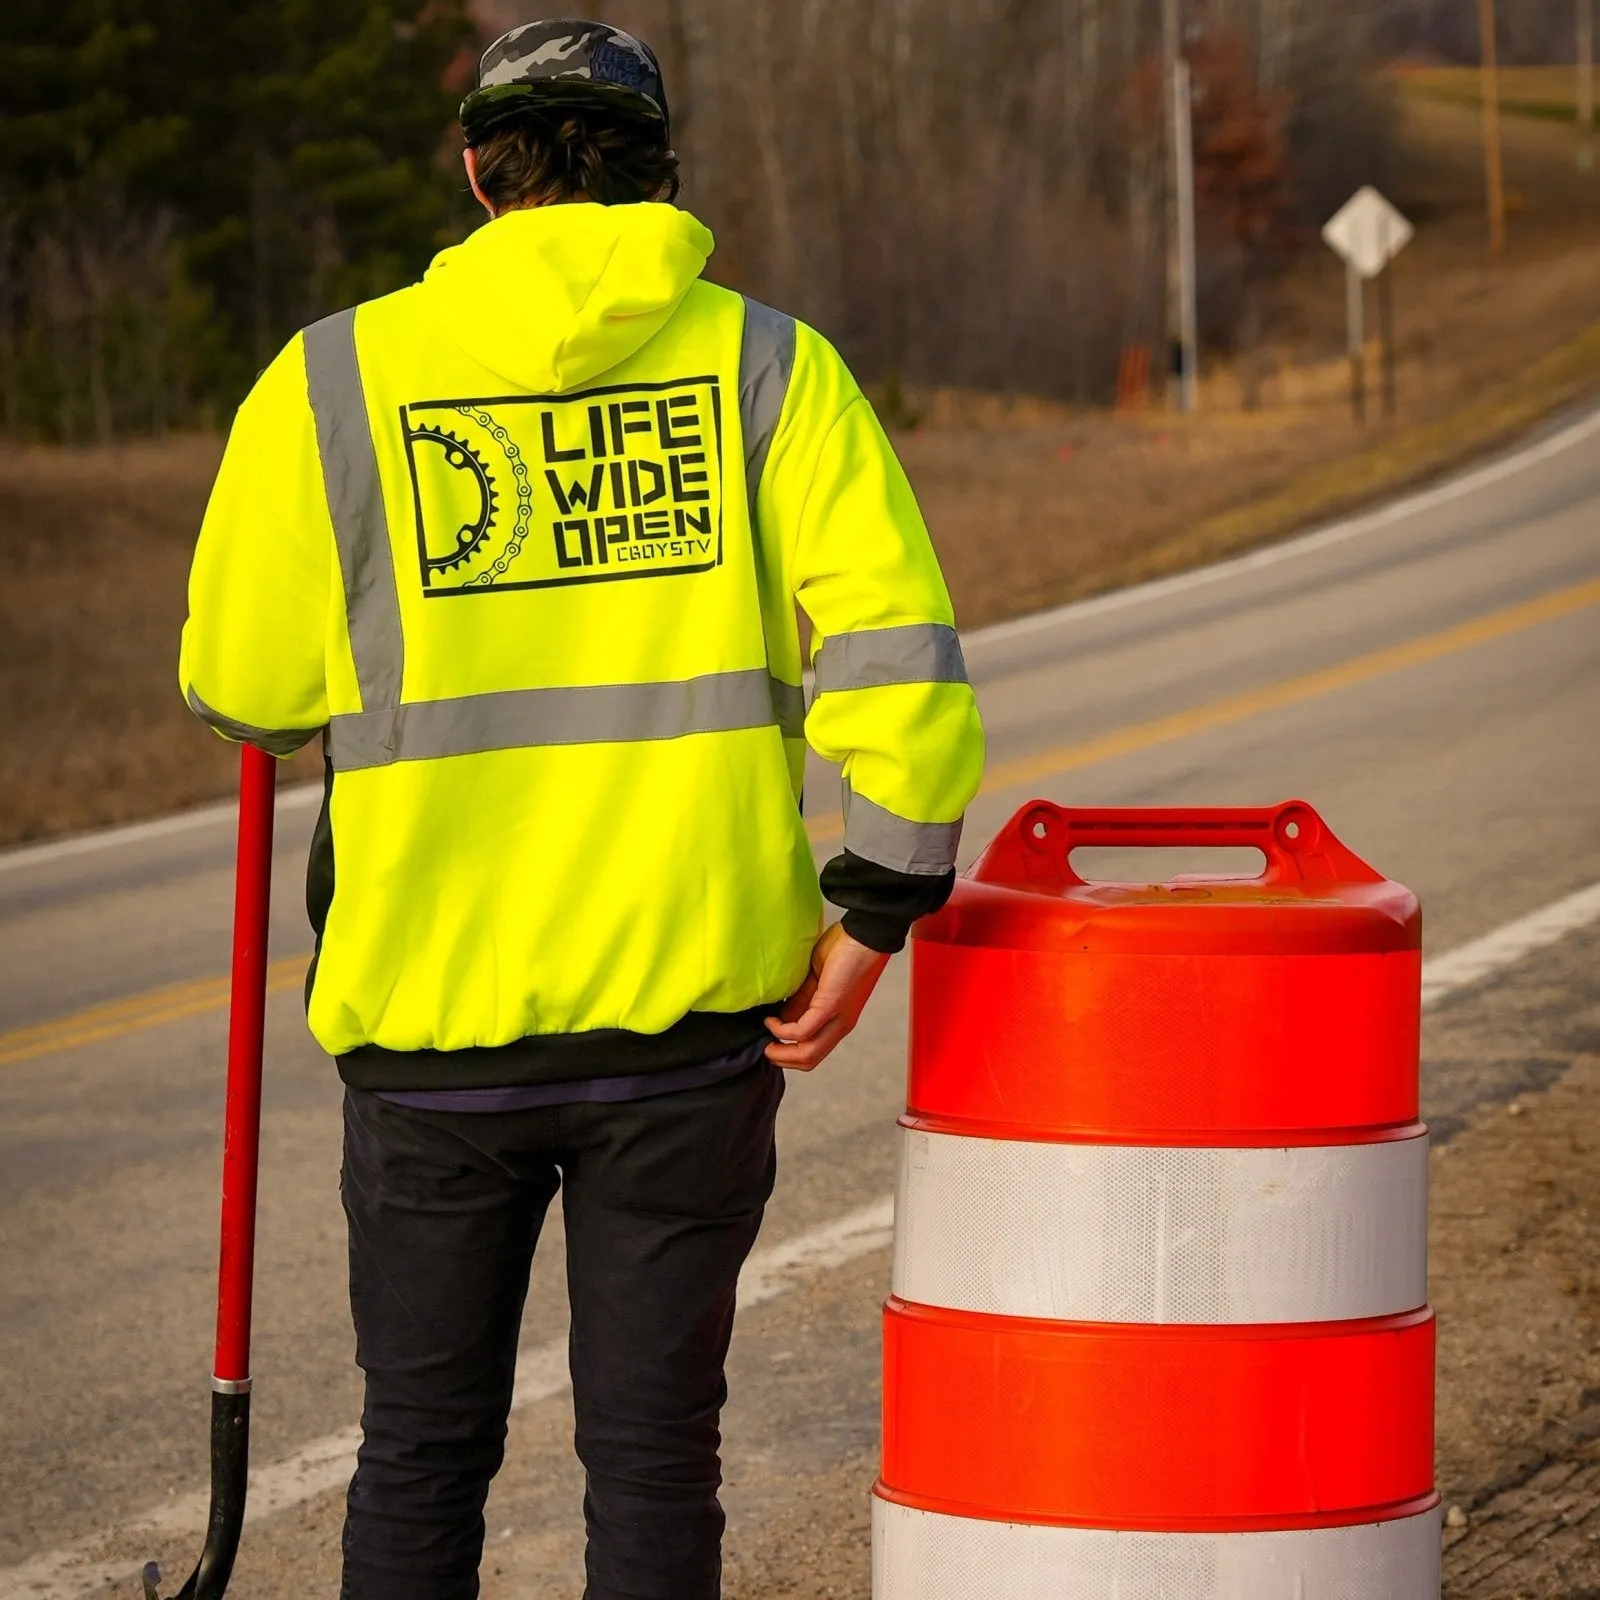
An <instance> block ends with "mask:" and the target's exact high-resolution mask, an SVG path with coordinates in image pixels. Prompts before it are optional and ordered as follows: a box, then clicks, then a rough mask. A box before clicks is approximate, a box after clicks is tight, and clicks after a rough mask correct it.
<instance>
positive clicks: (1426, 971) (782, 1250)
mask: <svg viewBox="0 0 1600 1600" xmlns="http://www.w3.org/2000/svg"><path fill="white" fill-rule="evenodd" d="M1595 921H1600V883H1595V884H1591V885H1590V886H1589V887H1588V888H1587V889H1580V890H1578V891H1577V893H1575V894H1569V895H1567V896H1566V897H1565V898H1564V899H1561V900H1557V901H1556V902H1555V903H1554V904H1552V905H1548V906H1545V907H1544V908H1543V909H1542V910H1539V911H1535V912H1532V913H1531V914H1530V915H1528V916H1525V917H1518V918H1517V920H1516V921H1514V922H1508V923H1506V924H1505V925H1504V926H1503V927H1500V928H1496V929H1495V930H1494V931H1493V932H1492V933H1488V934H1485V935H1484V936H1483V937H1482V938H1481V939H1474V940H1473V941H1472V942H1471V943H1470V944H1464V945H1460V946H1458V947H1457V948H1456V949H1454V950H1451V951H1448V952H1446V953H1445V954H1444V955H1442V956H1439V957H1436V958H1435V959H1434V960H1432V961H1427V962H1424V963H1423V969H1422V1003H1423V1005H1424V1006H1425V1007H1426V1006H1432V1005H1436V1004H1437V1003H1438V1002H1439V1001H1440V1000H1442V999H1444V997H1445V996H1446V995H1449V994H1453V993H1455V992H1456V991H1457V990H1460V989H1464V988H1467V987H1468V986H1469V985H1471V984H1474V983H1477V982H1479V981H1480V980H1481V979H1483V978H1486V977H1488V976H1489V975H1490V974H1491V973H1494V972H1497V971H1499V970H1500V969H1501V968H1503V967H1507V966H1510V965H1511V964H1512V963H1513V962H1516V961H1520V960H1521V959H1522V958H1523V957H1524V956H1527V955H1531V954H1533V952H1534V951H1536V950H1540V949H1543V948H1544V947H1545V946H1546V945H1550V944H1554V943H1555V942H1556V941H1557V940H1558V939H1560V938H1562V937H1563V936H1564V935H1566V934H1568V933H1575V932H1576V931H1577V930H1578V929H1579V928H1582V927H1586V926H1588V924H1590V923H1592V922H1595ZM893 1237H894V1199H893V1197H892V1196H890V1195H884V1196H882V1197H881V1198H880V1199H877V1200H874V1201H872V1202H871V1203H870V1204H869V1205H865V1206H862V1207H861V1208H860V1209H859V1210H857V1211H852V1212H850V1213H849V1215H848V1216H843V1217H840V1218H838V1219H837V1220H835V1221H833V1222H830V1223H827V1224H826V1225H825V1226H823V1227H821V1228H817V1229H815V1230H813V1231H812V1232H810V1233H803V1234H800V1235H799V1236H798V1237H796V1238H793V1239H787V1240H785V1241H784V1242H783V1243H782V1244H777V1245H773V1246H772V1247H770V1248H769V1249H765V1250H758V1251H757V1252H756V1253H755V1254H754V1255H753V1256H751V1258H750V1260H749V1261H748V1262H746V1263H745V1269H744V1271H743V1272H742V1273H741V1274H740V1277H739V1305H740V1308H741V1309H742V1310H749V1309H750V1308H751V1307H752V1306H758V1305H764V1304H766V1303H767V1302H768V1301H771V1300H777V1299H780V1298H781V1297H782V1296H783V1295H786V1294H788V1293H789V1292H790V1291H791V1290H793V1289H796V1288H798V1287H799V1286H800V1285H801V1284H802V1283H803V1282H804V1281H805V1280H806V1279H807V1278H810V1277H813V1276H816V1275H817V1274H820V1273H824V1272H828V1271H831V1270H832V1269H833V1268H835V1267H842V1266H844V1265H846V1264H847V1263H848V1262H851V1261H855V1260H857V1259H858V1258H859V1257H861V1256H865V1255H870V1254H871V1253H872V1252H873V1251H874V1250H882V1249H886V1248H887V1247H888V1246H889V1245H890V1244H891V1243H892V1241H893ZM568 1381H569V1380H568V1374H567V1344H566V1340H565V1339H552V1340H550V1341H549V1342H548V1343H546V1344H542V1345H539V1346H537V1347H536V1348H535V1349H533V1350H530V1351H528V1352H527V1353H526V1354H524V1355H523V1356H522V1357H521V1358H520V1359H519V1360H518V1362H517V1377H516V1395H515V1399H514V1400H513V1401H512V1409H513V1410H514V1411H520V1410H523V1409H524V1408H525V1407H527V1406H531V1405H534V1404H536V1403H537V1402H538V1401H540V1400H548V1399H551V1398H552V1397H553V1396H555V1395H558V1394H563V1393H565V1392H566V1389H567V1385H568ZM360 1438H361V1433H360V1430H359V1429H358V1428H344V1429H341V1430H340V1431H339V1432H338V1433H333V1434H329V1435H328V1436H327V1437H325V1438H322V1439H314V1440H313V1441H312V1442H311V1443H310V1444H307V1445H304V1446H302V1447H301V1448H300V1449H299V1450H297V1451H296V1452H295V1453H294V1454H293V1455H292V1456H290V1457H289V1458H288V1459H287V1460H285V1461H279V1462H276V1463H275V1464H274V1465H272V1466H270V1467H263V1468H261V1469H260V1470H258V1471H256V1472H252V1473H251V1474H250V1496H249V1500H248V1505H249V1513H248V1515H247V1517H246V1525H247V1526H249V1525H251V1524H254V1523H257V1522H260V1521H261V1520H262V1519H264V1518H266V1517H271V1516H274V1515H276V1514H277V1513H278V1512H280V1511H287V1510H290V1509H291V1508H292V1507H294V1506H297V1505H300V1504H303V1503H304V1502H305V1501H307V1500H310V1499H312V1498H314V1497H315V1496H317V1495H319V1494H325V1493H328V1492H329V1491H331V1490H334V1489H338V1488H342V1487H343V1486H344V1485H345V1484H346V1483H348V1482H349V1481H350V1474H351V1472H352V1470H353V1469H354V1465H355V1452H356V1446H357V1444H358V1443H359V1442H360ZM209 1503H210V1502H209V1493H208V1491H207V1490H204V1489H202V1490H197V1491H195V1492H193V1493H190V1494H186V1495H181V1496H178V1497H176V1498H174V1499H172V1500H170V1501H168V1502H167V1504H165V1505H163V1506H158V1507H156V1508H155V1509H154V1510H152V1511H149V1512H147V1513H145V1514H144V1515H143V1516H139V1517H134V1518H132V1519H130V1520H129V1521H127V1522H124V1523H122V1524H120V1525H118V1526H117V1527H115V1528H105V1529H102V1530H101V1531H100V1532H99V1533H97V1534H94V1535H91V1536H90V1537H89V1538H87V1539H85V1540H84V1541H83V1542H82V1543H81V1544H80V1545H78V1546H77V1547H76V1548H75V1549H72V1550H61V1551H55V1552H52V1553H50V1554H48V1555H41V1556H35V1557H34V1558H33V1559H32V1560H31V1561H25V1562H23V1563H22V1565H21V1566H15V1567H8V1568H5V1569H3V1570H0V1600H85V1597H87V1596H89V1595H92V1594H94V1593H97V1592H98V1593H101V1594H103V1593H104V1592H105V1590H106V1588H107V1587H109V1586H110V1585H112V1584H117V1583H124V1582H127V1581H128V1580H130V1579H131V1578H133V1577H134V1576H135V1575H136V1574H137V1572H138V1568H139V1564H140V1563H141V1562H142V1561H143V1559H144V1558H143V1557H142V1556H141V1557H139V1558H137V1559H131V1558H128V1557H122V1558H120V1559H110V1560H108V1559H106V1558H104V1557H103V1556H101V1555H100V1554H98V1552H100V1551H101V1550H103V1549H104V1548H105V1547H106V1546H107V1545H110V1544H113V1543H114V1544H116V1545H119V1546H121V1545H125V1544H127V1543H129V1542H130V1541H132V1542H141V1543H143V1542H148V1544H149V1546H150V1547H151V1548H154V1546H155V1545H157V1544H158V1543H161V1542H163V1541H166V1540H171V1539H178V1538H194V1537H198V1536H199V1535H200V1534H202V1533H204V1531H205V1526H206V1515H207V1511H208V1508H209ZM185 1559H188V1552H187V1551H186V1552H185ZM185 1575H186V1574H179V1573H175V1572H174V1573H169V1574H168V1576H169V1577H171V1578H174V1579H176V1580H178V1581H181V1579H182V1577H183V1576H185Z"/></svg>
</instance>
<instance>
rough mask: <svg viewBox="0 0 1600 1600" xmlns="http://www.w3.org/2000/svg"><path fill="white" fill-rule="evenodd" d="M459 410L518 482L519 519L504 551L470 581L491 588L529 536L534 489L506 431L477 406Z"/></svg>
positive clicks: (512, 440)
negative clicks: (499, 451)
mask: <svg viewBox="0 0 1600 1600" xmlns="http://www.w3.org/2000/svg"><path fill="white" fill-rule="evenodd" d="M456 410H457V412H458V413H460V415H461V416H463V417H466V418H467V419H468V420H469V421H471V422H475V423H477V425H478V426H479V427H480V428H482V429H484V430H485V432H487V433H488V434H489V435H490V437H491V438H493V440H494V442H495V443H496V444H497V445H499V446H500V448H501V449H502V450H504V451H505V453H506V460H508V461H509V462H510V463H511V475H512V477H513V478H514V479H515V480H516V491H517V516H516V522H515V524H514V525H513V527H512V529H511V537H510V538H509V539H507V540H506V547H505V549H504V550H502V551H501V552H500V554H499V555H498V556H496V557H495V560H494V565H493V566H492V567H491V568H490V569H489V570H488V571H486V572H480V573H479V574H478V575H477V576H476V577H475V578H472V579H470V580H469V582H471V583H474V584H478V585H479V586H481V587H483V588H488V587H489V585H490V584H492V583H493V582H494V580H495V579H496V578H498V577H502V576H504V574H505V572H506V570H507V569H508V568H509V567H510V565H511V563H512V562H513V561H515V560H516V558H517V556H518V555H519V554H520V553H521V551H522V545H523V541H524V540H525V539H526V538H527V537H528V524H529V522H530V521H531V520H532V518H533V489H532V486H531V484H530V482H529V478H528V464H527V462H525V461H524V460H523V459H522V451H521V450H520V449H519V448H518V446H517V441H516V440H515V439H513V438H512V437H511V435H510V434H509V433H507V432H506V430H505V428H504V427H503V426H502V425H501V424H500V423H499V422H497V421H496V420H495V419H494V418H493V417H492V416H490V415H489V413H488V412H487V411H484V410H481V409H480V408H479V407H477V406H470V405H466V406H457V407H456Z"/></svg>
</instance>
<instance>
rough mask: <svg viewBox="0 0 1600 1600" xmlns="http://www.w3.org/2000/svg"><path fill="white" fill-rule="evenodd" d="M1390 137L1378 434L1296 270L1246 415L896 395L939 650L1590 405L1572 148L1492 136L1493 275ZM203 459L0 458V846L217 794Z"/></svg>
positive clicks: (1595, 196) (1219, 394) (1461, 142)
mask: <svg viewBox="0 0 1600 1600" xmlns="http://www.w3.org/2000/svg"><path fill="white" fill-rule="evenodd" d="M1407 114H1408V118H1409V132H1410V138H1409V141H1408V144H1409V151H1410V156H1409V160H1408V164H1407V167H1406V170H1405V173H1404V181H1403V184H1402V186H1401V187H1400V189H1399V191H1398V192H1397V194H1396V196H1395V198H1396V199H1397V201H1399V203H1400V204H1401V205H1402V207H1403V208H1404V209H1407V210H1408V212H1409V213H1410V214H1411V215H1413V216H1414V217H1415V218H1416V220H1417V222H1418V224H1419V227H1418V236H1417V240H1416V242H1415V243H1414V244H1413V246H1412V247H1411V249H1410V250H1408V251H1407V252H1406V254H1405V255H1404V256H1402V257H1401V259H1400V264H1399V266H1398V268H1397V274H1396V297H1397V302H1398V310H1399V330H1400V394H1401V408H1400V413H1399V415H1398V417H1397V418H1396V419H1395V420H1394V421H1393V422H1374V423H1373V424H1371V425H1370V426H1368V427H1367V428H1366V429H1358V428H1356V427H1355V426H1354V424H1353V423H1352V421H1351V419H1350V414H1349V409H1348V403H1347V400H1346V393H1345V384H1346V368H1345V364H1344V360H1343V357H1342V354H1341V352H1342V349H1343V321H1342V319H1343V292H1342V276H1341V268H1340V267H1339V265H1338V263H1337V262H1336V261H1335V260H1334V259H1333V257H1332V256H1331V255H1330V254H1328V253H1326V252H1318V253H1315V254H1313V255H1311V256H1308V257H1307V258H1306V260H1305V261H1304V263H1303V264H1302V266H1301V267H1300V268H1299V269H1298V270H1297V272H1296V274H1295V276H1294V278H1293V280H1292V281H1291V282H1290V283H1289V284H1288V285H1287V286H1286V287H1285V290H1284V292H1283V294H1282V296H1281V302H1280V305H1279V308H1278V318H1277V322H1276V326H1275V329H1274V332H1273V336H1272V338H1271V339H1270V340H1269V341H1268V342H1267V343H1266V344H1265V345H1264V346H1263V348H1262V349H1260V350H1258V351H1256V352H1254V353H1253V354H1252V355H1251V356H1250V358H1249V363H1248V364H1249V366H1250V367H1251V369H1252V375H1253V380H1254V383H1255V385H1256V386H1257V388H1258V390H1259V394H1260V400H1261V405H1260V408H1259V409H1256V410H1249V411H1247V410H1245V409H1244V408H1243V401H1242V396H1243V379H1244V375H1245V374H1244V368H1245V366H1246V363H1245V362H1243V361H1241V362H1239V363H1236V364H1234V365H1232V366H1225V367H1220V368H1219V369H1218V370H1217V371H1215V372H1213V373H1210V374H1208V375H1207V377H1206V380H1205V383H1204V385H1203V392H1202V409H1201V411H1200V414H1199V415H1198V416H1197V417H1195V418H1192V419H1183V418H1177V417H1173V416H1170V415H1168V414H1165V413H1163V412H1160V411H1151V412H1147V413H1145V414H1143V415H1142V416H1138V417H1132V418H1129V417H1116V416H1112V415H1109V414H1106V413H1103V412H1083V411H1074V410H1071V409H1069V408H1067V407H1063V406H1056V405H1051V404H1048V403H1042V402H1038V401H1031V400H1018V401H1004V400H998V399H985V398H981V397H973V396H959V395H922V396H912V403H913V405H914V406H915V407H917V408H918V409H921V410H922V411H923V412H924V413H925V415H924V420H923V422H922V424H921V425H920V426H919V427H918V428H917V429H916V430H914V431H912V432H908V433H903V434H902V435H901V436H900V437H899V439H898V441H897V442H898V444H899V447H900V449H901V451H902V454H903V456H904V458H905V461H906V465H907V467H908V469H909V471H910V473H911V476H912V479H913V480H914V482H915V484H916V486H917V489H918V492H919V494H920V496H921V498H922V501H923V504H924V506H925V508H926V510H927V513H928V518H929V522H930V524H931V526H932V528H933V533H934V538H935V542H936V543H937V544H938V547H939V551H940V555H941V557H942V559H943V561H944V564H945V570H946V572H947V574H948V576H949V579H950V586H951V589H952V591H953V593H954V595H955V598H956V606H957V611H958V613H959V615H960V617H961V620H962V622H963V623H964V624H966V625H968V626H972V625H976V624H980V623H983V622H987V621H992V620H994V619H997V618H1000V617H1004V616H1009V615H1013V614H1016V613H1018V612H1021V611H1027V610H1033V609H1037V608H1039V607H1042V606H1045V605H1049V604H1052V603H1056V602H1059V601H1061V600H1065V599H1069V598H1072V597H1074V596H1077V595H1082V594H1087V593H1091V592H1094V591H1097V590H1101V589H1105V588H1110V587H1113V586H1115V585H1117V584H1120V583H1125V582H1129V581H1132V580H1135V579H1138V578H1143V577H1149V576H1152V575H1155V574H1157V573H1160V572H1164V571H1170V570H1173V569H1175V568H1177V567H1180V566H1183V565H1187V564H1192V563H1193V562H1196V561H1199V560H1205V559H1211V558H1214V557H1216V556H1218V555H1221V554H1224V553H1226V552H1228V551H1230V550H1237V549H1240V548H1243V547H1245V546H1248V545H1250V544H1254V543H1259V542H1261V541H1262V540H1265V539H1269V538H1272V537H1275V536H1277V535H1280V534H1282V533H1284V532H1287V531H1289V530H1290V529H1292V528H1295V527H1299V526H1303V525H1305V524H1306V523H1308V522H1311V521H1314V520H1316V519H1318V518H1321V517H1326V516H1328V515H1331V514H1334V513H1336V512H1339V511H1342V510H1344V509H1347V508H1348V507H1350V506H1352V505H1354V504H1356V503H1359V502H1360V501H1363V500H1369V499H1371V498H1373V497H1375V496H1378V495H1381V494H1384V493H1387V492H1390V491H1392V490H1393V489H1394V488H1396V487H1398V486H1399V485H1402V484H1405V483H1407V482H1411V481H1414V480H1416V479H1418V478H1420V477H1424V476H1426V475H1428V474H1430V473H1434V472H1437V471H1438V470H1440V469H1441V468H1443V467H1446V466H1448V465H1450V464H1452V463H1453V462H1456V461H1459V460H1460V459H1462V458H1463V457H1465V456H1467V455H1470V454H1471V453H1472V452H1473V451H1475V450H1480V449H1482V448H1484V447H1485V446H1486V445H1489V444H1492V443H1495V442H1497V441H1500V440H1503V439H1505V438H1507V437H1509V436H1511V435H1513V434H1514V433H1515V432H1516V431H1517V430H1518V429H1520V428H1524V427H1526V426H1527V425H1528V424H1529V423H1530V422H1532V421H1533V420H1535V419H1536V418H1538V417H1539V416H1541V415H1544V414H1546V413H1547V412H1548V411H1550V410H1551V409H1552V408H1554V407H1556V406H1558V405H1560V404H1562V403H1563V402H1565V401H1567V400H1570V399H1572V398H1574V397H1576V396H1578V395H1580V394H1583V393H1585V392H1588V391H1590V390H1592V389H1594V388H1596V387H1600V331H1597V329H1600V181H1597V180H1596V179H1595V178H1593V177H1584V176H1583V175H1582V174H1580V173H1579V172H1578V171H1577V169H1576V166H1575V163H1574V161H1573V148H1574V146H1573V135H1572V130H1571V128H1570V127H1562V126H1561V125H1559V124H1556V123H1551V122H1541V121H1538V120H1534V119H1522V120H1511V121H1508V122H1507V125H1506V166H1507V181H1508V183H1509V185H1510V187H1511V190H1512V194H1513V197H1514V202H1515V205H1514V211H1513V215H1512V219H1511V220H1512V227H1511V250H1510V253H1509V255H1508V257H1507V259H1506V260H1505V261H1504V262H1503V263H1502V264H1500V265H1498V266H1493V267H1491V265H1490V264H1489V263H1488V261H1487V259H1486V257H1485V253H1484V248H1483V239H1484V230H1483V224H1482V219H1481V204H1482V201H1481V186H1480V181H1479V168H1478V146H1477V126H1476V120H1475V118H1474V116H1473V115H1472V113H1471V112H1470V111H1467V110H1464V109H1462V108H1459V107H1456V106H1452V105H1449V104H1445V103H1442V102H1441V101H1439V100H1437V99H1433V98H1429V97H1427V96H1424V95H1418V96H1413V97H1411V98H1410V99H1409V100H1408V113H1407ZM218 454H219V445H218V443H217V441H215V440H211V439H177V440H169V441H165V442H162V443H160V444H150V445H140V446H133V447H129V448H128V449H125V450H121V451H117V452H113V453H105V452H93V451H71V452H63V451H44V450H28V451H10V452H0V572H3V573H4V577H5V583H4V586H3V590H0V595H3V598H0V704H4V705H5V706H6V708H7V712H6V717H5V721H4V724H3V727H0V843H5V842H10V841H15V840H20V839H28V838H36V837H41V836H44V835H48V834H54V833H61V832H66V831H70V830H73V829H78V828H84V827H89V826H93V825H96V824H101V823H108V822H116V821H121V820H125V819H129V818H133V817H139V816H147V815H151V814H153V813H159V812H163V811H167V810H171V809H173V808H175V807H178V806H183V805H188V804H192V803H195V802H198V801H202V800H205V799H209V798H214V797H216V796H217V795H219V794H223V793H225V792H226V791H227V789H228V787H229V785H230V783H231V781H232V774H233V770H234V767H233V758H232V755H231V753H230V752H229V750H228V749H227V748H226V747H225V746H223V745H222V744H220V743H219V742H218V741H216V740H214V739H213V738H211V737H210V736H209V735H207V734H206V733H205V732H204V731H203V730H202V729H200V727H199V726H198V724H196V723H194V722H193V721H192V719H190V718H189V717H188V715H187V713H186V712H185V711H184V710H183V707H182V705H181V704H180V702H179V700H178V697H177V690H176V683H175V661H176V653H177V637H178V630H179V627H180V625H181V623H182V619H183V612H184V593H183V591H184V578H185V572H186V567H187V563H188V557H189V551H190V548H191V545H192V542H193V538H194V531H195V529H196V527H197V526H198V524H199V519H200V514H201V511H202V508H203V506H204V502H205V495H206V490H207V487H208V485H209V482H210V479H211V475H212V473H213V471H214V470H215V464H216V461H217V458H218ZM301 759H302V761H306V760H309V759H310V758H304V757H303V758H301ZM299 770H301V771H309V770H310V768H309V767H302V768H300V769H299Z"/></svg>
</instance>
